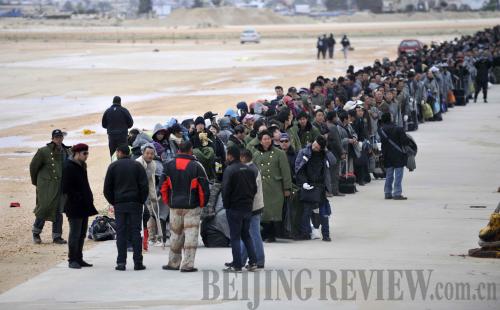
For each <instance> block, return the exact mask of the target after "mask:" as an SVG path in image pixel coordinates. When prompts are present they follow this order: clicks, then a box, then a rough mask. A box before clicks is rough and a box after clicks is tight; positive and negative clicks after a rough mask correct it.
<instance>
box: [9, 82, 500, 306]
mask: <svg viewBox="0 0 500 310" xmlns="http://www.w3.org/2000/svg"><path fill="white" fill-rule="evenodd" d="M490 94H491V95H490V103H488V104H483V103H479V104H469V105H468V106H467V107H456V108H454V109H452V110H451V112H449V113H447V114H446V115H445V116H444V119H445V121H444V122H440V123H428V124H425V125H424V126H422V127H421V128H420V130H419V131H418V132H416V133H413V134H412V135H413V136H414V138H415V139H416V141H417V142H418V145H419V154H418V158H417V170H416V171H415V172H413V173H408V171H405V178H404V193H405V195H407V196H408V197H409V198H410V200H408V201H404V202H400V201H385V200H384V199H383V190H382V188H383V181H373V182H372V183H371V184H369V185H367V186H365V187H360V188H359V190H360V192H359V193H358V194H356V195H355V196H350V197H345V198H338V199H334V200H333V205H334V217H333V218H332V222H333V223H332V225H333V239H334V240H333V242H332V243H325V242H322V241H320V240H314V241H303V242H286V241H282V242H278V243H274V244H266V247H265V250H266V255H267V257H266V260H267V262H266V268H267V271H265V272H264V271H261V272H259V273H255V274H244V275H242V274H240V275H238V277H237V278H235V276H234V275H230V276H228V277H227V278H226V279H225V281H224V277H223V275H222V273H220V272H219V271H220V270H221V269H222V263H223V262H225V261H228V260H229V259H230V250H229V249H207V248H200V249H199V251H198V254H197V260H196V265H197V267H198V268H200V269H201V270H202V271H203V272H198V273H196V274H181V273H178V272H172V271H170V272H167V271H163V270H161V265H163V264H165V263H166V262H167V256H168V250H167V251H163V250H162V249H160V248H153V249H152V251H151V252H150V253H148V254H145V264H146V265H147V267H148V269H147V270H146V271H143V272H134V271H132V270H129V271H127V272H117V271H114V269H113V268H114V261H115V247H114V243H113V242H104V243H102V244H100V245H99V246H96V247H94V248H93V249H92V250H90V251H88V252H86V253H85V257H86V258H87V259H88V261H90V262H92V263H94V264H95V267H93V268H90V269H83V270H70V269H68V268H67V264H66V263H65V262H63V263H61V264H60V265H58V266H56V267H54V268H52V269H51V270H49V271H47V272H45V273H43V274H41V275H39V276H37V277H35V278H33V279H31V280H30V281H28V282H26V283H24V284H21V285H19V286H17V287H15V288H13V289H12V290H10V291H8V292H5V293H4V294H2V295H0V308H1V309H123V308H132V309H138V308H148V309H245V308H252V307H253V306H258V307H257V308H258V309H271V308H272V309H305V308H306V307H307V308H309V307H315V308H316V309H326V308H329V309H331V308H332V306H334V307H336V308H337V309H392V308H394V309H400V308H402V307H405V308H407V309H424V308H427V309H471V308H475V309H498V307H499V304H500V303H499V302H498V301H497V300H498V299H500V260H493V259H477V258H469V257H463V256H460V255H461V254H465V253H467V250H468V249H470V248H473V247H476V246H477V235H478V231H479V229H480V228H482V227H483V226H485V225H486V224H487V221H488V218H489V215H490V213H491V212H492V211H493V210H494V209H495V207H496V205H497V204H498V202H499V201H500V194H498V193H496V189H497V188H498V186H500V164H499V161H500V87H498V86H495V87H493V89H492V90H491V91H490ZM471 206H484V208H471ZM129 268H130V264H129ZM320 270H323V271H320ZM348 270H353V271H348ZM370 270H379V271H370ZM391 270H392V271H391ZM398 270H402V271H398ZM416 270H423V272H422V274H421V275H422V277H423V280H425V281H423V282H422V283H424V282H426V281H427V280H429V289H428V292H427V295H426V298H425V299H424V298H423V297H422V294H421V291H420V289H417V292H416V295H415V298H414V299H413V298H412V296H411V293H412V290H411V288H410V287H411V286H412V285H411V284H412V283H414V281H415V280H416V279H418V274H417V271H416ZM429 270H431V271H429ZM309 272H310V273H309ZM217 276H218V278H219V279H218V280H217V279H216V278H215V277H217ZM332 276H336V279H335V281H333V278H332ZM370 278H371V279H372V281H371V283H370ZM391 280H392V282H391ZM231 281H234V282H232V283H234V287H231ZM327 282H328V283H333V284H332V286H328V285H327ZM208 283H215V284H214V285H209V284H208ZM244 283H246V284H247V287H246V288H244V287H243V284H244ZM350 283H352V287H351V286H350ZM455 283H465V285H464V286H460V285H458V286H456V285H455ZM224 284H225V286H224ZM398 284H399V288H398ZM287 285H290V286H291V289H287ZM467 285H468V286H469V287H470V290H471V291H470V294H471V295H470V298H471V300H465V301H464V300H458V299H460V298H463V296H460V295H461V290H462V288H464V287H465V288H467ZM493 285H495V286H496V287H495V289H496V290H495V293H496V294H495V296H494V295H493V292H492V288H493ZM224 287H225V288H226V292H225V293H226V297H227V298H224V297H223V294H224ZM332 287H333V289H331V288H332ZM207 288H208V289H207ZM364 288H365V290H363V289H364ZM391 288H392V289H391ZM436 288H437V294H436ZM476 288H480V289H481V290H480V291H476V290H475V289H476ZM488 288H489V289H490V292H489V296H488V292H487V290H488ZM217 289H219V290H220V294H216V293H217ZM309 289H310V296H308V295H307V293H308V292H309ZM236 292H237V293H238V298H237V299H238V300H236V301H235V300H228V299H229V298H230V297H233V296H235V294H236ZM204 293H205V294H206V295H205V297H206V298H205V299H203V297H204ZM245 293H247V295H245ZM364 293H366V295H367V297H366V298H365V296H364ZM391 293H392V295H391ZM266 294H267V295H266ZM354 294H356V296H355V298H354V299H355V300H347V299H349V298H352V297H353V295H354ZM217 295H218V296H217ZM401 295H402V299H403V300H401V301H397V300H394V299H396V298H398V297H399V296H401ZM431 295H432V296H431ZM391 296H392V297H391ZM245 297H248V298H247V299H248V300H245V299H246V298H245ZM431 297H432V299H431ZM439 297H443V300H439V301H438V300H437V299H438V298H439ZM473 297H475V299H474V300H473V299H472V298H473ZM481 297H486V298H487V297H490V300H479V299H483V298H481ZM494 297H496V299H493V298H494ZM214 298H215V299H214ZM301 298H302V299H306V300H307V301H302V300H301ZM377 298H378V299H381V300H377ZM209 299H213V300H209ZM255 299H258V300H259V303H258V304H255V302H256V301H255ZM264 299H267V300H264ZM278 299H279V300H278ZM320 299H326V300H320ZM447 299H450V300H447Z"/></svg>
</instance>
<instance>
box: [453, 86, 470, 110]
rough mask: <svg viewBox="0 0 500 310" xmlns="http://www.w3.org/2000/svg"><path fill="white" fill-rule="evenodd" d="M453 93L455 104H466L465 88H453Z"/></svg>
mask: <svg viewBox="0 0 500 310" xmlns="http://www.w3.org/2000/svg"><path fill="white" fill-rule="evenodd" d="M453 94H454V95H455V105H461V106H464V105H466V104H467V100H466V99H465V90H463V89H455V90H453Z"/></svg>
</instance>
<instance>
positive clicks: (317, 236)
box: [311, 228, 321, 240]
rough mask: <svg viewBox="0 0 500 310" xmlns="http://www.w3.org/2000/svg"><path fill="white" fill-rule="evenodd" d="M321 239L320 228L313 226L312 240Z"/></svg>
mask: <svg viewBox="0 0 500 310" xmlns="http://www.w3.org/2000/svg"><path fill="white" fill-rule="evenodd" d="M315 239H321V233H320V231H319V229H316V228H313V229H312V232H311V240H315Z"/></svg>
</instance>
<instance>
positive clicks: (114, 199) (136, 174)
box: [104, 144, 149, 271]
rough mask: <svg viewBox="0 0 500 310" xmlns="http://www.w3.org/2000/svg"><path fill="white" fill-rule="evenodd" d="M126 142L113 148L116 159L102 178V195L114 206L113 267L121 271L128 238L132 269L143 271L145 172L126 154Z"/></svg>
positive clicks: (127, 151)
mask: <svg viewBox="0 0 500 310" xmlns="http://www.w3.org/2000/svg"><path fill="white" fill-rule="evenodd" d="M129 154H130V149H129V147H128V145H127V144H124V145H120V146H119V147H118V148H117V149H116V155H117V157H118V160H117V161H115V162H113V163H111V165H109V167H108V171H107V172H106V178H105V179H104V197H106V200H107V201H108V202H109V204H111V205H112V206H113V207H114V208H115V219H116V247H117V249H118V258H117V259H116V268H115V269H116V270H119V271H124V270H125V269H126V267H125V266H126V264H127V240H128V237H129V236H130V237H131V239H132V240H131V241H132V247H133V249H134V270H144V269H146V267H145V266H144V265H143V264H142V240H141V225H142V206H143V205H144V203H145V202H146V199H147V198H148V192H149V184H148V178H147V175H146V171H145V170H144V168H143V167H142V165H141V164H140V163H138V162H137V161H135V160H133V159H131V158H130V157H129Z"/></svg>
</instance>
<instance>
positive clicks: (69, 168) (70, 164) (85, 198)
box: [62, 143, 97, 269]
mask: <svg viewBox="0 0 500 310" xmlns="http://www.w3.org/2000/svg"><path fill="white" fill-rule="evenodd" d="M71 151H72V153H73V158H72V159H71V160H68V161H67V163H66V166H65V167H64V172H63V176H62V192H63V194H65V195H66V203H65V205H64V213H66V216H67V217H68V222H69V237H68V264H69V268H74V269H80V268H82V267H92V264H89V263H87V262H85V261H84V260H83V254H82V251H83V243H84V241H85V236H86V233H87V227H88V221H89V216H92V215H96V214H97V210H96V209H95V207H94V196H93V195H92V190H91V189H90V185H89V180H88V177H87V164H86V161H87V158H88V157H89V146H88V145H86V144H83V143H79V144H76V145H74V146H73V147H72V148H71Z"/></svg>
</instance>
